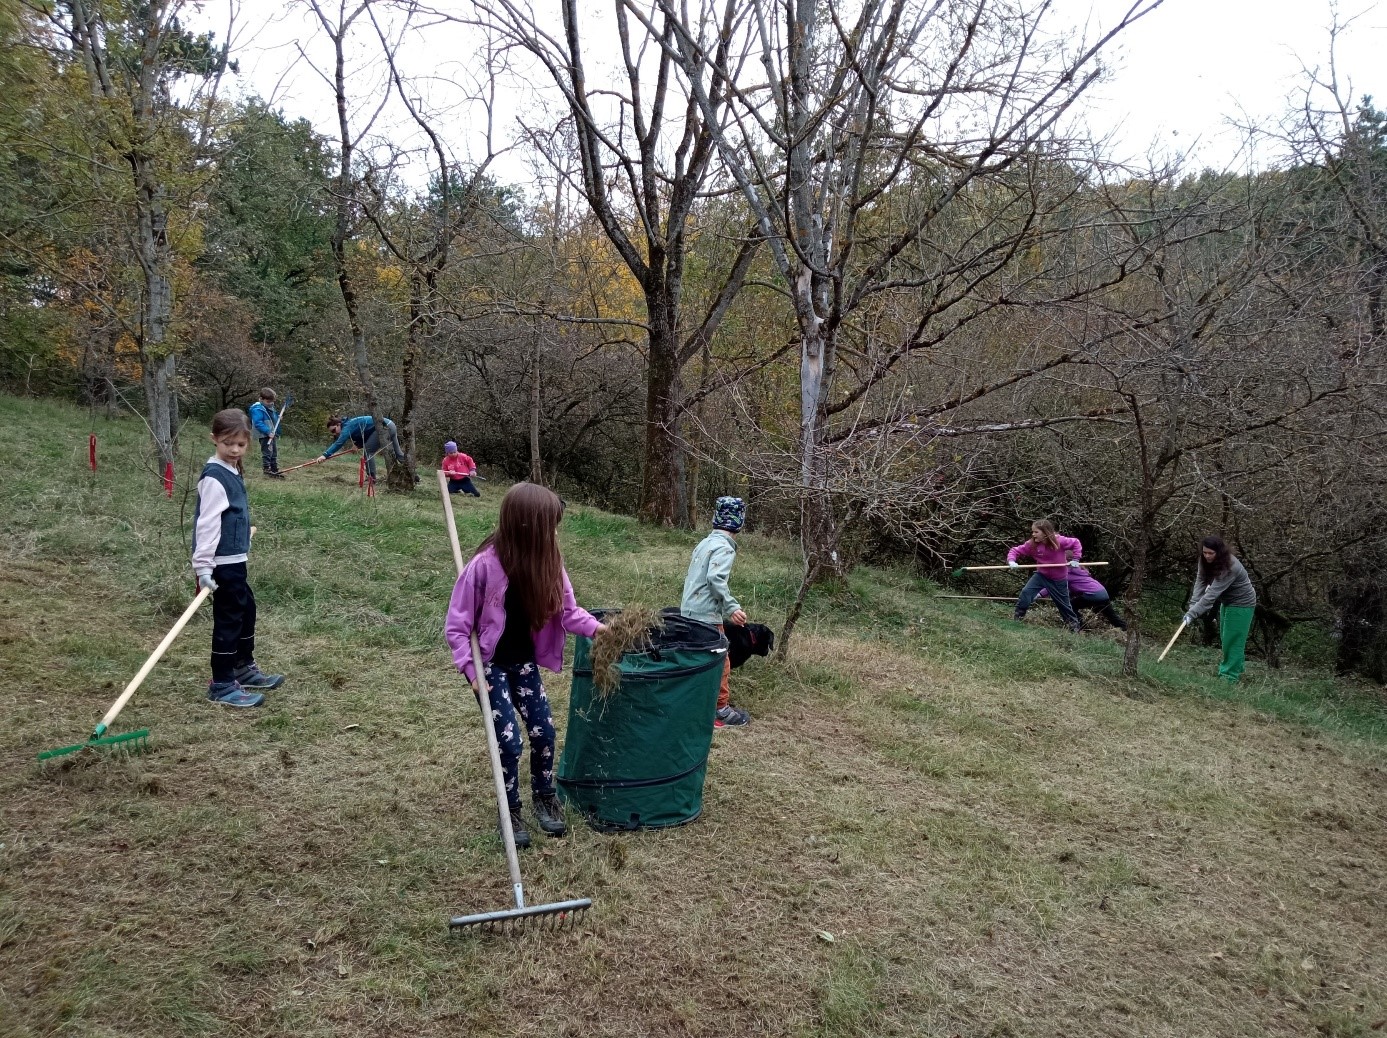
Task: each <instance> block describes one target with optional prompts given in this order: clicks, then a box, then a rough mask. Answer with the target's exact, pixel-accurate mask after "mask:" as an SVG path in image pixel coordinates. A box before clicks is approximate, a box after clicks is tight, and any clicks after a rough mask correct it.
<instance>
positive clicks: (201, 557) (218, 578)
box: [193, 407, 284, 707]
mask: <svg viewBox="0 0 1387 1038" xmlns="http://www.w3.org/2000/svg"><path fill="white" fill-rule="evenodd" d="M212 442H213V443H214V444H216V445H217V452H216V453H215V454H213V455H212V457H210V458H208V459H207V464H206V465H205V466H204V467H203V469H202V476H201V477H200V478H199V479H198V484H197V507H196V508H195V509H194V511H193V572H194V573H196V574H197V586H198V587H199V588H207V589H209V590H210V591H211V592H212V680H211V681H210V682H209V683H208V685H207V698H208V699H210V700H211V701H212V702H214V703H222V704H225V705H226V706H235V707H250V706H259V705H260V704H261V703H263V702H264V701H265V694H264V692H261V691H258V690H259V689H272V688H278V687H279V686H280V685H282V684H284V675H283V674H265V673H263V672H262V671H261V670H260V668H259V667H258V666H256V664H255V595H253V594H252V593H251V590H250V584H248V583H247V582H246V560H247V559H248V558H249V557H250V502H249V501H248V500H247V498H246V481H245V480H244V479H243V478H242V476H241V459H242V458H243V457H245V453H246V451H247V450H248V449H249V448H250V421H249V420H248V419H247V418H246V415H245V412H243V411H240V410H237V409H236V408H234V407H233V408H229V409H227V410H225V411H218V412H217V413H216V415H214V416H213V418H212Z"/></svg>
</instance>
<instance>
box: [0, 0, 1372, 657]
mask: <svg viewBox="0 0 1387 1038" xmlns="http://www.w3.org/2000/svg"><path fill="white" fill-rule="evenodd" d="M297 2H298V4H299V5H300V6H301V7H302V8H303V9H304V10H307V11H309V12H311V14H312V15H313V18H314V21H315V24H316V25H317V26H318V30H319V32H320V33H321V41H320V42H322V41H325V42H326V49H325V50H322V51H319V52H318V53H326V54H328V55H330V58H329V60H328V61H327V63H326V64H323V65H322V66H321V67H319V68H317V71H318V72H320V73H321V76H322V80H323V82H324V84H326V85H328V86H329V87H330V93H331V95H333V96H335V99H336V104H335V109H334V108H332V107H331V106H328V105H326V104H325V116H324V118H323V119H322V120H321V121H320V126H324V127H329V126H330V127H334V128H335V129H334V130H332V131H330V132H323V131H321V130H319V129H315V128H314V126H312V125H310V124H309V123H307V122H305V121H294V120H289V119H287V118H286V117H285V116H284V115H283V114H282V113H280V112H279V111H278V110H276V108H275V107H274V106H273V105H271V104H266V103H265V102H264V101H262V100H260V99H257V98H254V97H246V96H244V95H243V94H242V93H240V92H239V91H238V90H237V88H236V77H237V66H236V54H235V53H234V52H233V51H231V50H230V49H229V48H228V47H227V46H226V44H225V42H224V39H223V37H221V36H218V35H216V34H211V33H206V32H202V31H200V30H195V29H192V28H190V27H189V26H190V25H192V24H193V5H192V4H191V3H187V2H185V0H144V2H134V0H104V2H103V0H52V2H38V0H0V385H3V386H4V387H5V388H6V389H8V390H9V391H11V392H14V393H20V394H50V395H55V396H62V397H66V398H69V399H74V400H77V401H80V402H82V403H84V404H86V405H88V406H90V407H91V408H92V409H93V411H94V413H100V412H102V411H107V412H113V411H115V410H120V411H135V412H138V413H140V414H141V415H142V416H143V417H144V418H145V420H146V421H147V422H148V424H149V429H150V446H149V458H148V461H149V471H150V473H151V479H153V478H155V476H154V474H155V473H157V472H159V471H160V470H161V469H162V464H163V462H165V461H167V460H171V459H172V458H173V457H174V451H175V448H176V442H177V439H178V437H179V435H180V432H181V433H182V434H183V435H188V433H189V431H193V433H194V435H195V436H196V437H199V438H200V437H201V436H203V435H205V434H204V433H203V431H202V424H203V422H204V421H205V419H206V418H207V417H208V416H209V415H210V413H212V412H213V411H215V410H217V409H219V408H221V407H226V406H245V405H247V404H248V403H249V402H250V401H251V400H252V399H253V397H254V394H255V393H256V391H257V390H258V389H259V388H260V386H262V385H267V384H268V385H273V386H276V387H278V388H279V389H280V391H281V393H284V392H286V391H287V392H289V393H292V394H293V397H294V405H293V407H291V408H290V410H289V413H288V415H287V417H286V419H285V422H286V427H287V428H288V430H289V431H290V432H291V433H294V434H296V435H302V436H306V437H310V438H313V437H316V438H320V439H322V441H323V442H324V443H326V440H327V437H326V435H325V434H324V431H323V424H324V419H325V418H326V416H327V415H328V414H330V413H334V412H336V413H349V414H355V413H370V414H374V415H386V416H389V417H391V418H393V419H394V420H395V421H396V422H397V423H398V424H399V427H400V431H401V434H402V438H403V440H404V444H405V447H406V453H407V455H408V461H407V462H406V464H404V465H400V466H395V467H394V469H393V470H392V472H391V473H390V477H389V483H390V486H391V488H392V489H394V490H396V491H398V492H400V493H409V492H411V490H412V487H413V475H414V473H415V471H416V470H417V469H420V468H422V469H424V470H426V471H427V470H428V469H430V468H432V467H433V466H434V465H435V463H436V461H437V457H438V455H439V454H440V453H441V447H442V443H443V441H444V440H445V439H456V440H457V441H458V442H459V443H460V444H462V446H463V449H464V450H466V451H467V452H468V453H470V454H472V455H473V456H474V457H476V458H477V459H478V460H479V461H480V462H481V463H483V464H484V465H488V466H492V467H494V468H495V470H497V471H499V472H502V473H504V474H506V475H507V476H509V477H511V478H532V479H540V480H544V481H545V482H548V483H550V484H552V485H554V486H556V487H558V488H559V489H560V490H562V491H563V492H565V493H571V494H575V495H578V496H581V497H582V498H584V499H586V500H589V501H592V502H593V503H596V504H600V505H602V506H604V507H608V508H613V509H617V510H620V511H625V512H628V513H632V514H637V515H639V516H641V517H642V518H643V519H644V520H646V521H649V522H653V523H658V524H665V525H677V526H692V525H696V524H697V523H699V522H700V521H701V520H702V519H703V518H704V517H705V516H706V514H707V512H708V507H709V504H710V502H711V499H712V498H713V497H715V496H716V495H717V494H720V493H727V492H735V493H739V494H742V495H744V496H746V497H747V498H748V500H749V503H750V521H751V523H752V525H753V526H754V527H755V528H759V529H761V530H765V531H771V532H783V533H784V534H786V535H787V536H790V537H793V538H797V539H798V541H799V543H800V545H801V548H802V557H803V563H804V566H803V578H802V584H801V588H800V593H799V596H798V598H797V599H796V601H795V603H794V604H793V605H792V606H791V608H790V611H789V619H788V622H787V625H786V630H785V632H784V634H783V636H782V646H787V645H788V643H789V640H790V639H789V635H790V634H791V633H792V631H793V627H794V622H795V619H796V618H797V616H798V611H799V606H800V605H801V604H802V603H803V601H804V597H805V594H806V593H807V591H808V590H809V589H810V588H811V587H812V586H814V585H815V584H816V583H819V582H821V581H824V580H831V579H835V578H838V577H841V576H842V575H843V574H844V573H846V572H847V571H848V570H849V569H850V568H851V567H852V566H853V565H854V564H855V563H856V562H857V561H859V560H862V559H864V558H882V557H890V558H895V559H902V558H905V559H911V560H914V561H915V563H916V564H917V565H918V566H919V567H920V568H921V569H922V570H924V571H926V572H934V573H940V572H943V571H945V570H947V569H949V568H951V567H952V566H954V565H957V564H959V563H964V562H990V561H996V560H997V559H998V558H999V557H1000V550H1001V549H1002V548H1003V547H1004V546H1005V545H1007V544H1011V543H1015V542H1017V541H1019V540H1020V539H1022V537H1023V536H1024V533H1025V531H1026V530H1027V528H1028V524H1029V521H1030V520H1031V519H1032V518H1034V517H1037V516H1041V515H1048V516H1051V517H1053V518H1054V519H1055V520H1056V522H1057V524H1058V525H1059V527H1060V529H1061V530H1063V531H1064V532H1067V533H1072V534H1076V535H1078V536H1080V537H1081V538H1082V539H1083V541H1084V543H1085V545H1087V546H1088V554H1089V555H1090V557H1099V558H1105V559H1110V560H1112V561H1113V563H1114V565H1113V566H1112V567H1110V568H1109V569H1108V570H1107V571H1106V575H1105V580H1106V581H1107V582H1108V583H1109V585H1110V587H1111V588H1112V590H1113V591H1114V594H1122V595H1123V596H1124V598H1125V604H1126V609H1127V610H1128V611H1129V612H1131V613H1132V614H1133V616H1134V618H1135V620H1136V622H1135V623H1134V624H1133V631H1132V634H1131V636H1130V638H1129V642H1128V653H1127V657H1128V658H1127V664H1128V667H1129V670H1130V672H1135V667H1136V661H1137V658H1138V653H1139V652H1140V649H1141V646H1142V632H1143V626H1145V628H1146V629H1147V631H1148V632H1149V631H1150V629H1151V623H1150V621H1148V622H1147V623H1146V624H1145V625H1143V624H1142V622H1141V620H1142V612H1143V602H1144V601H1145V599H1144V597H1143V596H1144V595H1146V596H1147V597H1148V598H1149V595H1147V593H1148V592H1149V591H1151V590H1152V589H1153V588H1160V587H1169V586H1178V585H1182V584H1185V583H1187V582H1188V580H1189V579H1190V577H1191V575H1192V570H1193V564H1194V557H1195V549H1194V546H1195V543H1196V541H1197V539H1198V537H1199V536H1201V535H1203V534H1204V533H1207V532H1211V531H1218V532H1222V533H1224V534H1225V536H1227V538H1228V539H1229V541H1230V543H1231V544H1232V545H1233V546H1234V548H1235V550H1236V551H1237V553H1238V555H1239V556H1240V557H1241V558H1242V559H1243V561H1244V562H1245V563H1246V565H1247V567H1248V570H1249V572H1250V573H1251V575H1252V577H1253V580H1254V582H1255V583H1256V585H1257V589H1258V593H1259V597H1260V600H1261V606H1262V608H1261V609H1260V610H1259V618H1258V634H1257V639H1256V640H1257V643H1258V645H1259V647H1260V650H1261V651H1262V652H1263V654H1265V655H1266V656H1267V658H1268V659H1269V660H1270V661H1271V662H1272V663H1273V664H1275V663H1276V662H1277V661H1278V658H1279V654H1280V653H1281V651H1282V649H1283V647H1284V645H1285V644H1286V639H1287V637H1288V635H1289V634H1290V633H1291V632H1293V631H1294V630H1296V629H1297V628H1298V627H1310V628H1313V629H1316V630H1319V631H1322V632H1325V633H1328V634H1330V635H1332V640H1333V645H1334V650H1333V654H1334V656H1335V660H1334V665H1335V666H1336V667H1337V669H1339V670H1340V671H1342V672H1352V671H1357V672H1361V673H1363V674H1365V675H1367V676H1370V677H1372V678H1373V679H1375V680H1377V681H1384V680H1387V577H1384V576H1383V573H1384V566H1387V521H1385V520H1387V514H1385V513H1387V509H1384V506H1383V501H1384V493H1383V491H1384V485H1385V484H1387V452H1385V451H1384V450H1383V446H1382V445H1383V443H1384V442H1387V440H1384V435H1383V434H1384V431H1387V430H1385V429H1384V424H1385V422H1387V416H1384V402H1385V401H1387V394H1384V392H1383V389H1384V377H1383V376H1384V371H1385V370H1387V368H1385V361H1387V357H1385V356H1384V334H1385V333H1387V328H1385V327H1384V321H1387V313H1385V312H1384V307H1387V298H1384V292H1385V291H1387V195H1384V188H1385V187H1387V122H1384V116H1383V114H1382V113H1381V112H1380V111H1379V110H1378V109H1377V108H1376V107H1375V106H1374V104H1373V101H1372V99H1371V98H1354V97H1348V96H1345V95H1344V92H1343V90H1342V89H1341V88H1340V87H1339V84H1338V82H1337V80H1336V79H1335V78H1334V77H1333V75H1332V74H1326V75H1324V76H1319V77H1310V78H1308V79H1307V82H1306V83H1305V89H1304V103H1303V104H1302V105H1300V106H1299V107H1297V108H1293V109H1292V110H1290V111H1288V112H1287V113H1286V116H1285V118H1284V119H1283V120H1282V121H1281V122H1280V123H1278V124H1277V125H1274V126H1273V125H1268V126H1261V127H1248V133H1249V135H1250V137H1256V138H1259V139H1261V140H1262V141H1263V143H1264V145H1266V144H1268V142H1269V143H1270V146H1272V150H1273V151H1274V152H1275V153H1276V154H1277V155H1279V156H1280V160H1279V161H1278V162H1276V163H1274V164H1270V165H1268V166H1267V167H1266V168H1264V169H1260V170H1258V171H1256V172H1219V171H1202V172H1198V173H1194V172H1191V171H1189V170H1186V169H1183V168H1180V167H1179V166H1178V165H1170V166H1163V167H1159V168H1147V169H1135V168H1132V167H1130V166H1127V165H1116V164H1113V163H1111V162H1109V161H1107V160H1106V159H1105V158H1104V157H1103V149H1102V148H1101V146H1100V145H1101V142H1095V141H1093V140H1090V139H1086V138H1085V137H1084V136H1083V135H1082V134H1078V133H1076V132H1074V130H1073V129H1072V124H1071V120H1070V118H1069V116H1070V115H1071V114H1072V113H1073V111H1074V109H1075V108H1076V106H1077V105H1079V103H1080V102H1081V99H1082V95H1083V93H1084V91H1085V90H1087V89H1089V88H1090V86H1091V85H1092V83H1093V82H1095V81H1097V79H1098V78H1099V77H1101V75H1102V72H1103V65H1102V58H1103V54H1104V50H1105V48H1108V47H1110V46H1111V44H1112V41H1113V40H1114V39H1117V38H1119V37H1120V35H1121V34H1122V33H1123V32H1138V31H1140V20H1141V19H1142V18H1143V17H1147V16H1149V15H1150V13H1151V11H1152V10H1153V9H1154V8H1155V7H1157V6H1159V3H1158V0H1150V2H1137V3H1134V4H1133V5H1132V6H1131V8H1130V10H1129V11H1128V13H1127V15H1126V17H1125V18H1122V19H1119V21H1118V22H1117V24H1115V25H1114V26H1113V27H1112V28H1111V29H1109V30H1107V31H1106V32H1105V33H1104V34H1103V35H1100V36H1098V37H1096V38H1093V39H1076V38H1074V37H1070V36H1066V35H1063V34H1062V33H1059V32H1057V31H1056V30H1057V29H1058V28H1059V27H1056V26H1053V25H1051V24H1050V22H1049V21H1047V19H1049V18H1051V17H1052V14H1051V12H1050V11H1049V9H1048V6H1047V5H1044V4H1031V3H1028V2H1026V0H1018V2H999V0H971V2H963V0H958V2H946V3H933V2H931V3H925V2H920V0H881V2H877V0H858V2H855V3H846V2H840V0H829V2H821V3H817V4H813V3H806V4H788V3H784V4H774V3H771V2H769V0H742V2H740V3H733V2H728V0H721V2H718V0H703V2H702V3H701V4H693V3H688V4H675V3H673V2H672V0H645V2H642V3H635V2H631V0H614V2H613V4H612V6H611V9H610V12H609V17H610V18H611V19H612V24H613V25H614V26H615V27H616V30H617V31H616V33H615V36H616V39H615V40H614V41H612V40H608V41H605V42H604V44H603V46H604V47H607V48H609V49H611V48H614V50H612V51H611V53H608V51H607V50H599V49H598V48H597V41H595V40H594V39H592V38H591V36H590V34H586V33H585V32H584V25H585V23H584V18H585V17H586V15H585V14H584V12H583V10H582V8H581V5H579V4H578V3H577V2H576V0H557V2H556V3H555V4H554V5H552V6H553V10H550V9H548V8H545V9H544V10H542V11H540V12H538V13H536V12H535V11H534V10H532V9H531V8H529V7H527V6H525V5H523V4H517V3H512V2H509V0H478V2H474V3H467V4H459V5H457V6H456V7H453V8H450V9H448V10H429V9H428V8H426V7H425V6H423V5H421V4H418V3H403V2H391V0H352V2H347V0H339V2H337V3H336V4H329V3H327V2H326V0H297ZM1162 14H1163V15H1165V14H1168V12H1162ZM444 21H447V22H465V23H467V25H468V26H469V28H471V29H472V30H474V31H475V34H476V38H477V39H478V40H479V44H478V52H477V54H476V57H475V60H474V61H472V62H470V65H469V67H470V68H471V69H472V70H473V71H472V75H473V77H474V79H473V81H472V82H471V83H469V84H467V89H468V91H469V94H470V96H471V97H472V98H473V99H474V101H475V112H474V113H473V117H472V118H471V120H470V122H471V124H472V125H473V127H474V128H475V126H476V125H482V126H484V127H486V129H485V131H484V137H485V141H484V144H483V145H482V146H480V147H479V146H477V145H476V144H475V143H474V144H472V145H470V146H469V147H468V148H467V149H466V151H467V154H468V155H469V156H470V157H469V158H467V159H466V160H460V159H459V158H458V157H457V155H458V154H459V153H460V147H459V144H458V139H457V137H456V134H457V132H458V129H459V128H458V127H457V126H456V125H454V123H453V122H452V121H450V119H449V118H447V117H445V116H442V115H440V114H439V113H437V112H434V111H432V110H430V109H429V108H428V106H427V105H426V104H425V102H424V100H423V96H424V94H425V92H424V91H423V90H422V89H421V88H420V87H419V86H418V85H417V83H418V82H419V81H420V80H421V79H422V78H423V77H425V76H427V75H428V74H430V73H431V72H432V70H429V69H420V68H410V67H407V66H406V64H405V61H404V58H403V56H402V54H403V52H402V50H401V48H400V45H399V43H400V40H401V39H403V38H404V37H405V36H406V35H407V34H408V33H410V32H426V31H428V30H429V27H430V26H436V25H438V24H440V23H441V22H444ZM363 48H364V49H372V48H373V52H374V54H375V59H374V67H375V68H376V69H377V72H378V75H375V76H373V77H366V76H363V75H361V74H360V73H359V71H357V70H356V66H354V64H353V62H354V60H356V59H355V58H354V55H359V54H360V53H361V52H362V49H363ZM612 54H615V55H616V58H615V60H609V59H610V58H611V56H612ZM517 68H521V69H524V70H527V71H526V74H527V75H530V76H532V77H533V78H535V79H536V80H537V81H539V80H542V81H543V84H544V86H545V88H546V89H547V90H549V91H551V96H552V98H554V99H556V100H555V101H554V102H553V103H552V104H550V105H548V106H547V107H541V108H539V109H536V110H537V111H540V112H543V113H544V114H545V115H546V116H547V121H546V120H543V119H539V120H537V119H535V118H530V119H529V120H528V121H526V122H524V123H523V124H521V125H520V126H518V127H509V126H501V125H497V124H496V123H495V122H494V121H493V120H492V119H491V115H492V113H495V112H498V111H499V110H500V109H499V107H498V106H497V104H496V99H497V96H498V94H499V93H501V92H503V91H506V90H510V89H514V86H513V83H512V82H511V80H510V79H508V77H510V76H514V75H515V70H516V69H517ZM1330 72H1331V73H1332V69H1331V70H1330ZM325 96H326V95H325ZM387 101H389V102H390V103H391V104H393V105H396V106H398V108H399V110H401V111H403V112H404V113H406V118H407V119H408V120H409V121H410V122H411V123H412V124H413V126H414V128H415V130H416V131H417V132H416V133H415V136H414V139H416V140H422V141H424V142H426V143H425V146H424V147H423V149H422V150H421V151H418V152H411V151H409V150H408V149H406V148H405V147H403V146H402V145H400V144H399V143H398V142H395V141H392V140H391V139H390V137H389V135H388V134H385V133H384V132H383V131H382V129H381V127H380V124H378V123H377V122H376V121H375V117H374V116H373V113H378V112H379V111H380V109H381V107H382V106H383V105H385V104H386V102H387ZM476 113H482V114H481V116H480V117H479V116H477V114H476ZM516 151H520V152H523V154H524V156H525V157H526V159H527V161H528V162H529V164H530V166H531V168H532V169H533V170H534V174H533V176H532V177H530V178H529V179H527V180H525V181H524V182H516V180H517V178H514V177H510V178H505V177H502V176H501V175H500V174H499V172H498V171H499V169H500V168H502V165H503V164H502V163H500V162H498V161H497V159H498V156H499V155H500V154H501V153H502V152H506V153H507V154H508V156H509V159H510V161H509V162H507V163H506V164H504V166H505V168H514V155H515V153H516ZM419 169H427V171H428V172H427V173H426V174H425V175H423V176H422V177H421V176H419V175H418V170H419Z"/></svg>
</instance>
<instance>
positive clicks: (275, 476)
mask: <svg viewBox="0 0 1387 1038" xmlns="http://www.w3.org/2000/svg"><path fill="white" fill-rule="evenodd" d="M265 475H267V476H269V477H270V478H271V479H284V478H285V477H284V473H283V472H280V471H279V470H278V469H275V470H273V471H268V470H267V471H266V472H265Z"/></svg>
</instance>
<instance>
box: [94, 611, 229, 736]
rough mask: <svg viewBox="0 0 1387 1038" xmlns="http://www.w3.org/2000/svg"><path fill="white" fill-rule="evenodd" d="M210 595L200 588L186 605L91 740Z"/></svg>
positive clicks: (147, 674)
mask: <svg viewBox="0 0 1387 1038" xmlns="http://www.w3.org/2000/svg"><path fill="white" fill-rule="evenodd" d="M211 593H212V589H211V588H202V589H201V590H200V591H198V593H197V597H195V598H194V599H193V600H192V601H191V602H190V603H188V608H187V609H185V610H183V615H182V616H180V617H179V618H178V620H177V622H176V623H174V625H173V629H172V630H170V631H169V633H168V634H166V635H164V640H163V641H161V642H160V643H159V647H158V648H156V649H155V650H154V651H153V652H151V653H150V654H149V659H147V660H145V661H144V666H143V667H141V668H140V669H139V671H138V672H137V673H136V674H135V676H134V677H133V678H131V679H130V684H128V685H126V686H125V691H124V692H122V693H121V694H120V698H119V699H117V700H116V701H115V702H114V703H112V704H111V709H109V710H107V711H106V716H105V717H103V718H102V719H101V723H100V724H98V725H97V726H96V729H95V730H94V731H93V732H92V738H93V739H99V738H101V736H103V735H104V734H106V729H107V728H109V727H110V726H111V724H112V722H113V721H115V719H116V717H117V716H119V714H120V712H121V711H122V710H124V709H125V704H126V703H128V702H130V697H131V696H133V695H134V694H135V690H136V689H137V688H139V687H140V683H141V682H143V681H144V679H145V678H147V677H149V672H150V671H151V670H153V669H154V664H156V663H158V662H159V659H160V657H162V656H163V655H164V653H165V652H167V651H168V647H169V646H170V645H172V644H173V640H174V639H175V638H177V637H178V635H179V634H180V633H181V632H182V631H183V628H184V627H187V626H188V621H189V620H191V619H192V618H193V614H194V613H196V612H197V610H198V607H199V606H200V605H202V603H203V602H204V601H206V599H207V596H208V595H210V594H211Z"/></svg>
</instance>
